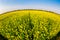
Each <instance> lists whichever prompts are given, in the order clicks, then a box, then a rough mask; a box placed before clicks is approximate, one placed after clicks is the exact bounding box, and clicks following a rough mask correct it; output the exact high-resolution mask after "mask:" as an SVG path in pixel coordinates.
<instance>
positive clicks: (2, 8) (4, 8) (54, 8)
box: [0, 5, 60, 14]
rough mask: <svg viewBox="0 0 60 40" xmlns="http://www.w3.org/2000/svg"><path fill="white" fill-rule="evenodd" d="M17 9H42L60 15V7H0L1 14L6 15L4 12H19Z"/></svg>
mask: <svg viewBox="0 0 60 40" xmlns="http://www.w3.org/2000/svg"><path fill="white" fill-rule="evenodd" d="M17 9H40V10H48V11H53V12H56V13H59V14H60V7H58V6H48V5H20V6H18V5H15V6H1V7H0V14H1V13H4V12H7V11H12V10H17Z"/></svg>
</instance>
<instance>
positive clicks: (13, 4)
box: [0, 0, 60, 14]
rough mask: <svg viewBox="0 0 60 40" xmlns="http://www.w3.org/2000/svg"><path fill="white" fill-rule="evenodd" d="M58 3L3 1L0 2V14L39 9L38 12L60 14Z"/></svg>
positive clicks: (21, 0)
mask: <svg viewBox="0 0 60 40" xmlns="http://www.w3.org/2000/svg"><path fill="white" fill-rule="evenodd" d="M59 2H60V1H57V0H55V1H51V0H50V2H49V1H47V0H45V1H44V0H43V1H42V0H40V1H38V0H35V1H34V0H33V1H32V0H29V1H28V0H26V1H24V0H20V1H18V0H17V1H16V0H15V1H14V0H13V1H12V0H10V2H9V1H8V0H4V1H1V2H0V13H4V12H7V11H11V10H17V9H40V10H48V11H53V12H56V13H59V14H60V6H59V5H60V4H59Z"/></svg>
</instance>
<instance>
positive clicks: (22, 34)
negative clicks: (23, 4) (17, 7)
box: [0, 11, 60, 40]
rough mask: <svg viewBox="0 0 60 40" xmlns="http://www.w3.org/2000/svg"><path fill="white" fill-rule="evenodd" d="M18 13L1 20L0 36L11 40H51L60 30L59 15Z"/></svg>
mask: <svg viewBox="0 0 60 40" xmlns="http://www.w3.org/2000/svg"><path fill="white" fill-rule="evenodd" d="M20 12H21V11H20ZM17 13H18V12H16V13H14V14H13V15H11V16H8V17H6V18H2V19H1V20H0V34H1V35H3V36H5V37H6V38H8V39H9V40H49V39H51V38H52V37H53V36H56V34H57V33H58V32H59V30H60V19H59V16H58V15H57V14H56V15H55V14H52V15H51V14H50V15H49V14H47V15H48V16H46V13H44V14H43V13H40V14H37V13H36V14H33V13H35V12H33V13H28V14H25V15H22V16H21V15H20V14H17ZM23 14H24V13H23ZM56 17H58V18H56Z"/></svg>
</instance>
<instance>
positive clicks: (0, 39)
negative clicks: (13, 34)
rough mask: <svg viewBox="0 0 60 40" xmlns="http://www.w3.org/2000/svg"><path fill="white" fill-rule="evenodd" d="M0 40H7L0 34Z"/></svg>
mask: <svg viewBox="0 0 60 40" xmlns="http://www.w3.org/2000/svg"><path fill="white" fill-rule="evenodd" d="M0 40H8V39H7V38H5V37H4V36H2V35H1V34H0Z"/></svg>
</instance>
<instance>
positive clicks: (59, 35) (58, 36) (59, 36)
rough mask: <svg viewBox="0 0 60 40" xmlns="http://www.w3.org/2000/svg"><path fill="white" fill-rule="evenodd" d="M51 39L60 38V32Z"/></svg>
mask: <svg viewBox="0 0 60 40" xmlns="http://www.w3.org/2000/svg"><path fill="white" fill-rule="evenodd" d="M50 40H60V32H59V33H58V34H57V35H56V36H55V37H53V38H52V39H50Z"/></svg>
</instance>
